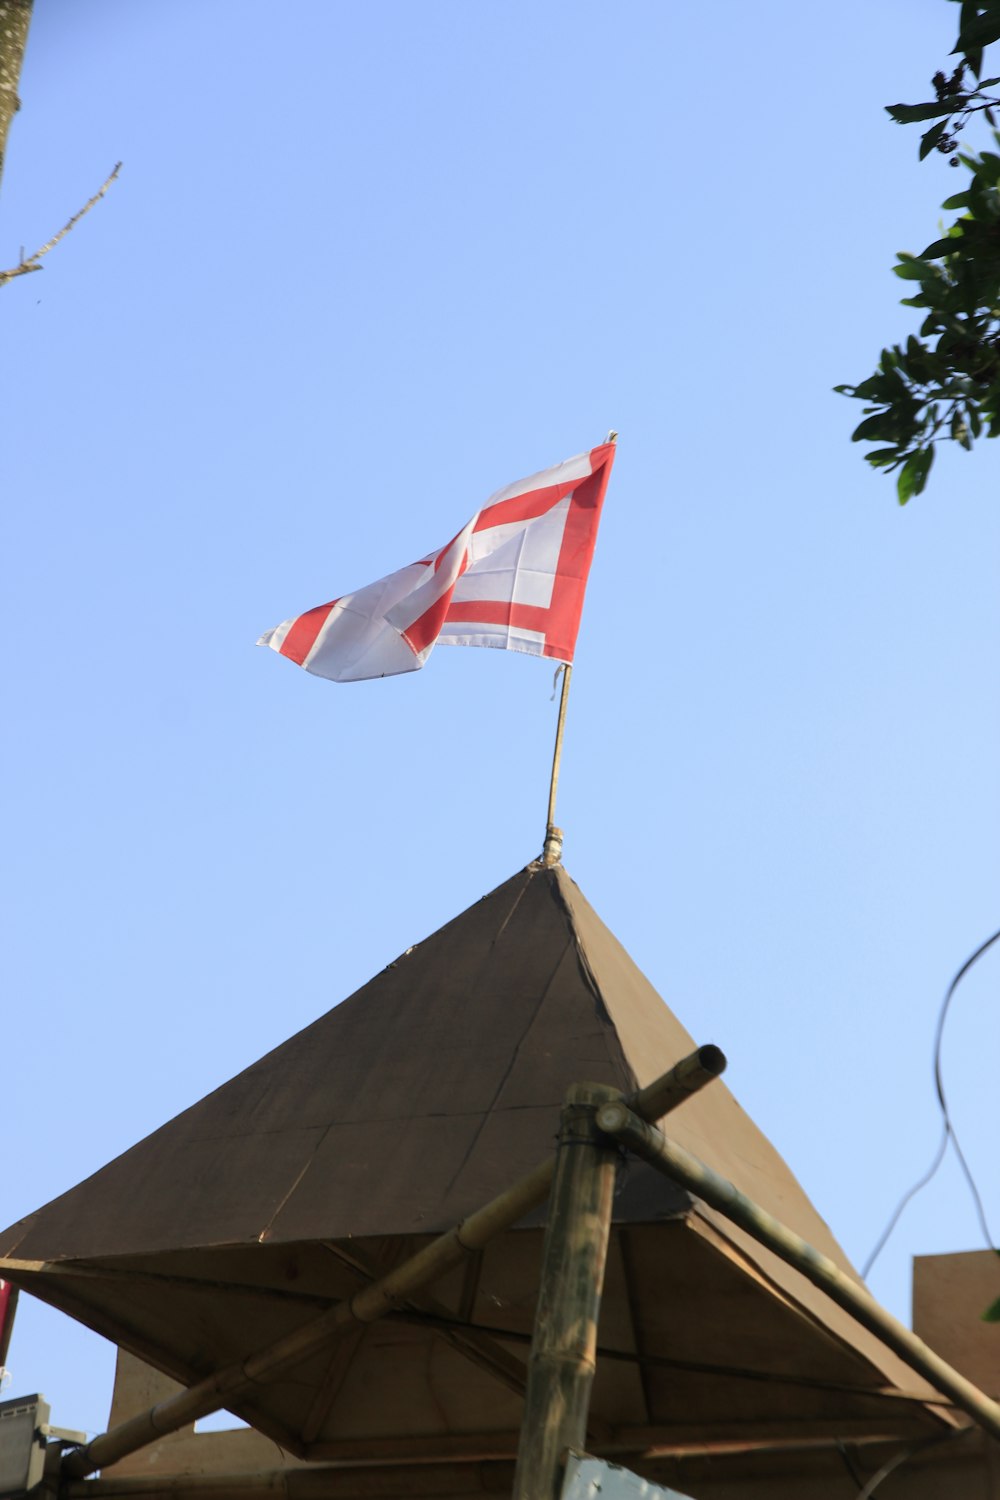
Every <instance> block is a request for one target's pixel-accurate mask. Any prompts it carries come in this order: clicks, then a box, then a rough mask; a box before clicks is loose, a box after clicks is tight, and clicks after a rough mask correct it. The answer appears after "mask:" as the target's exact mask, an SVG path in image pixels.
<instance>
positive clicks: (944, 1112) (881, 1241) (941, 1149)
mask: <svg viewBox="0 0 1000 1500" xmlns="http://www.w3.org/2000/svg"><path fill="white" fill-rule="evenodd" d="M998 938H1000V927H998V928H997V930H996V932H994V933H993V934H992V936H990V937H988V938H987V939H986V941H985V943H980V945H979V947H978V948H977V949H976V950H975V952H974V953H971V954H970V955H969V957H968V958H967V959H966V960H965V963H964V964H963V965H962V967H961V968H960V969H959V971H958V973H957V974H956V975H955V977H954V979H953V980H952V981H951V984H949V986H948V989H947V991H946V992H945V997H944V1000H943V1001H942V1003H941V1009H940V1010H939V1012H938V1019H937V1027H936V1029H935V1032H934V1088H935V1091H936V1093H937V1100H938V1106H939V1107H940V1110H941V1119H942V1131H941V1140H940V1142H939V1143H938V1148H937V1150H936V1151H935V1153H934V1159H933V1161H932V1162H931V1164H930V1166H929V1167H928V1168H927V1171H926V1172H925V1173H924V1175H923V1176H922V1177H921V1178H920V1179H919V1180H918V1181H917V1182H915V1183H914V1184H913V1186H912V1187H911V1188H908V1189H907V1190H906V1192H905V1193H904V1194H903V1196H902V1198H901V1199H900V1200H899V1202H898V1203H897V1205H896V1207H895V1209H894V1210H893V1212H892V1215H891V1217H890V1219H889V1222H888V1224H887V1225H886V1226H885V1228H884V1229H883V1231H882V1233H881V1234H880V1236H879V1238H878V1240H877V1241H876V1243H875V1247H874V1249H873V1250H872V1252H871V1254H870V1255H869V1257H868V1259H867V1260H866V1261H865V1264H864V1266H863V1268H862V1271H861V1275H862V1277H863V1278H864V1279H867V1277H868V1273H869V1271H870V1270H871V1268H872V1266H873V1265H874V1264H875V1262H876V1260H877V1259H878V1257H879V1256H880V1255H881V1253H882V1251H883V1249H884V1248H885V1246H886V1243H887V1241H888V1239H889V1236H890V1235H891V1234H892V1231H893V1230H894V1229H895V1227H896V1225H897V1224H898V1223H899V1220H900V1218H901V1216H902V1213H903V1210H904V1209H905V1207H906V1205H907V1204H908V1203H909V1202H910V1200H911V1199H912V1198H915V1197H916V1195H917V1193H919V1192H920V1190H921V1188H925V1187H926V1186H927V1184H928V1183H929V1182H930V1180H931V1178H932V1177H933V1176H934V1174H935V1172H936V1171H937V1169H938V1167H939V1166H940V1165H941V1163H942V1162H943V1161H944V1157H945V1152H946V1151H947V1149H948V1142H949V1140H950V1141H951V1143H952V1145H953V1146H954V1148H955V1154H956V1156H957V1157H958V1162H959V1166H960V1167H961V1169H962V1173H963V1175H964V1177H965V1180H966V1182H967V1183H968V1185H969V1191H970V1192H971V1194H972V1200H973V1202H974V1203H975V1205H976V1217H977V1218H978V1219H979V1227H980V1229H981V1230H982V1232H983V1238H984V1239H985V1240H986V1243H987V1245H989V1247H990V1249H991V1250H992V1249H995V1248H996V1246H995V1242H994V1239H993V1236H992V1234H991V1233H990V1226H989V1224H988V1223H987V1222H986V1210H985V1209H984V1208H983V1200H982V1198H981V1197H980V1195H979V1189H978V1188H977V1186H976V1183H975V1179H974V1177H973V1175H972V1171H971V1168H970V1167H969V1163H968V1162H967V1161H966V1159H965V1153H964V1152H963V1150H962V1147H961V1145H960V1144H959V1140H958V1136H957V1135H956V1133H955V1126H954V1125H953V1123H952V1119H951V1114H950V1111H949V1109H948V1100H947V1096H946V1095H945V1091H944V1078H943V1075H942V1070H941V1044H942V1042H943V1040H944V1025H945V1021H946V1020H947V1019H948V1011H949V1008H950V1006H951V1002H952V998H953V996H954V994H955V991H956V990H957V988H958V986H959V984H960V983H961V981H962V980H963V979H964V978H965V976H966V974H968V972H969V970H970V969H971V968H972V966H973V964H974V963H975V962H976V961H977V959H980V958H982V956H983V954H984V953H985V952H986V951H987V949H988V948H992V946H993V944H994V943H995V942H996V941H997V939H998Z"/></svg>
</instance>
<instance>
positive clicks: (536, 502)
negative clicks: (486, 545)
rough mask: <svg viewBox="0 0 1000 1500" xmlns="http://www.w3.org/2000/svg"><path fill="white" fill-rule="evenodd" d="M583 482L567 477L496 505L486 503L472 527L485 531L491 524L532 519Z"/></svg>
mask: <svg viewBox="0 0 1000 1500" xmlns="http://www.w3.org/2000/svg"><path fill="white" fill-rule="evenodd" d="M585 483H586V480H584V479H567V480H566V482H565V484H550V485H548V486H547V487H546V488H545V489H541V490H528V491H527V493H526V494H524V495H515V496H514V497H513V499H511V500H498V501H497V503H496V505H488V506H487V507H486V509H485V510H481V511H480V512H479V520H478V521H477V522H476V524H475V528H474V529H475V530H476V531H486V530H488V529H489V527H491V526H507V525H509V524H510V523H511V522H514V521H534V520H536V519H537V518H538V517H539V516H544V515H545V513H546V511H549V510H551V509H552V507H553V506H554V505H558V504H559V501H560V500H562V499H564V498H565V497H566V496H567V495H568V494H569V493H570V491H571V490H572V488H573V486H574V485H579V484H585Z"/></svg>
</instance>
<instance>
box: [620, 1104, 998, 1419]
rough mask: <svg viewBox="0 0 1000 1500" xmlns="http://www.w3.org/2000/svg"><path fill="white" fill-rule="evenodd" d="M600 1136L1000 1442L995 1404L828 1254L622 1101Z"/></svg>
mask: <svg viewBox="0 0 1000 1500" xmlns="http://www.w3.org/2000/svg"><path fill="white" fill-rule="evenodd" d="M597 1124H598V1126H599V1127H600V1129H601V1130H603V1131H605V1132H606V1133H607V1134H608V1135H610V1136H612V1137H613V1138H614V1139H615V1140H617V1141H620V1142H621V1144H622V1145H623V1146H627V1147H628V1149H629V1150H630V1151H634V1152H635V1154H636V1155H637V1156H641V1157H642V1159H643V1160H644V1161H647V1162H649V1164H650V1166H653V1167H656V1168H657V1170H658V1171H660V1172H662V1173H663V1174H664V1175H665V1176H667V1177H670V1178H672V1179H673V1181H674V1182H679V1183H680V1184H681V1185H682V1186H683V1187H685V1188H687V1189H688V1191H689V1192H691V1193H694V1194H696V1195H697V1197H699V1198H702V1199H703V1200H704V1201H705V1202H706V1203H708V1204H710V1205H711V1206H712V1208H715V1209H717V1210H718V1211H719V1213H721V1214H723V1215H725V1217H726V1218H727V1219H729V1220H731V1222H732V1223H734V1224H737V1225H739V1227H740V1228H741V1229H743V1230H745V1231H746V1233H747V1234H749V1235H752V1236H753V1238H754V1239H755V1240H757V1242H758V1243H759V1244H761V1245H766V1246H767V1248H768V1249H769V1250H771V1251H773V1252H774V1254H775V1255H777V1256H780V1258H781V1259H782V1260H783V1261H785V1262H786V1264H788V1265H790V1266H794V1268H795V1270H797V1271H801V1273H802V1275H803V1276H805V1277H806V1278H807V1279H808V1280H809V1281H811V1282H812V1283H813V1285H814V1286H817V1287H819V1288H820V1290H821V1291H824V1292H826V1294H827V1296H828V1297H830V1298H831V1299H832V1300H833V1301H834V1302H836V1303H837V1304H838V1305H839V1306H840V1307H842V1308H844V1309H845V1310H846V1311H847V1312H849V1313H850V1314H851V1315H852V1317H854V1318H856V1319H857V1321H858V1322H859V1323H860V1324H861V1325H862V1327H864V1328H867V1329H868V1331H869V1332H870V1333H873V1334H875V1336H876V1337H877V1338H879V1339H881V1340H882V1342H883V1343H884V1344H885V1345H887V1347H888V1348H890V1349H892V1350H893V1351H894V1353H896V1354H898V1355H899V1357H900V1359H902V1360H905V1362H906V1363H907V1364H908V1365H909V1366H910V1369H911V1370H916V1371H917V1373H918V1374H920V1375H923V1376H924V1377H925V1378H926V1379H927V1380H929V1381H930V1382H931V1384H932V1385H933V1386H934V1387H935V1389H936V1390H939V1391H941V1392H942V1393H943V1394H944V1395H946V1396H948V1397H950V1399H951V1400H952V1402H953V1403H954V1404H955V1405H956V1406H957V1407H958V1408H959V1409H960V1410H961V1411H964V1412H965V1413H966V1414H967V1415H968V1416H970V1417H971V1418H972V1419H973V1421H974V1422H976V1423H977V1424H978V1425H979V1426H980V1427H982V1428H983V1430H984V1431H985V1432H988V1433H989V1434H990V1436H991V1437H993V1438H995V1439H997V1440H998V1441H1000V1406H998V1405H997V1403H996V1402H995V1401H991V1400H990V1398H989V1397H988V1396H987V1395H985V1394H984V1393H983V1392H982V1391H981V1390H979V1388H978V1387H977V1386H975V1385H973V1384H972V1382H971V1381H970V1380H966V1378H965V1376H964V1375H960V1374H959V1373H958V1371H957V1370H955V1369H953V1368H952V1367H951V1365H949V1364H948V1363H947V1362H946V1361H945V1360H943V1359H942V1358H941V1357H940V1355H938V1354H935V1353H934V1351H933V1349H929V1348H928V1347H927V1345H926V1344H925V1343H924V1342H923V1340H922V1339H918V1338H917V1336H916V1334H914V1333H911V1332H910V1330H909V1329H908V1328H906V1327H905V1326H904V1325H903V1324H902V1323H900V1322H899V1321H898V1320H897V1319H896V1318H894V1317H893V1316H892V1314H891V1313H889V1312H887V1311H886V1310H885V1308H884V1307H882V1306H881V1305H880V1304H879V1303H878V1302H876V1300H875V1298H874V1297H873V1296H872V1294H871V1293H870V1292H869V1291H868V1289H867V1288H866V1287H864V1286H862V1285H860V1283H858V1282H856V1281H853V1280H852V1279H851V1277H850V1276H847V1275H846V1274H845V1273H844V1272H843V1271H842V1270H841V1269H840V1267H839V1266H838V1265H836V1264H835V1263H834V1262H833V1261H832V1260H830V1259H829V1257H828V1256H826V1255H823V1254H822V1253H821V1252H820V1251H819V1250H816V1249H814V1248H813V1246H812V1245H810V1244H808V1243H807V1242H806V1241H805V1240H804V1239H802V1238H801V1237H800V1236H799V1235H797V1234H796V1233H795V1232H794V1230H791V1229H789V1228H788V1227H787V1225H785V1224H782V1223H781V1222H780V1220H778V1219H775V1218H774V1217H773V1216H772V1215H771V1214H769V1213H768V1212H767V1210H766V1209H763V1208H761V1207H760V1205H759V1204H757V1203H755V1202H754V1201H753V1199H751V1198H748V1197H747V1196H746V1194H745V1193H741V1192H740V1190H739V1189H738V1188H737V1187H735V1186H734V1185H733V1184H732V1183H731V1182H729V1181H728V1180H727V1179H726V1178H725V1177H722V1176H720V1174H719V1173H718V1172H714V1171H713V1170H712V1168H711V1167H708V1166H706V1165H705V1163H704V1162H701V1161H699V1160H698V1158H697V1157H695V1156H692V1155H691V1154H690V1153H689V1152H687V1151H685V1150H684V1148H683V1147H682V1146H679V1145H678V1144H677V1142H676V1141H670V1140H667V1138H666V1137H665V1136H664V1135H663V1133H662V1132H661V1131H659V1130H657V1129H656V1127H655V1126H654V1125H650V1124H648V1123H647V1122H646V1121H644V1120H641V1119H640V1118H639V1117H638V1115H635V1114H633V1113H632V1111H631V1110H630V1109H629V1108H628V1106H627V1105H626V1104H625V1103H623V1102H622V1101H612V1102H611V1103H608V1104H606V1105H604V1106H603V1107H602V1108H601V1109H600V1110H599V1111H598V1114H597Z"/></svg>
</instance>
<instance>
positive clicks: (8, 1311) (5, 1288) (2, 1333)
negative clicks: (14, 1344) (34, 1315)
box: [0, 1280, 17, 1375]
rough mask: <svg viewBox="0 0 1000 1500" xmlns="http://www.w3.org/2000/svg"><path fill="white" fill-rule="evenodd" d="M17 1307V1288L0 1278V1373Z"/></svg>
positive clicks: (0, 1372) (0, 1373) (1, 1372)
mask: <svg viewBox="0 0 1000 1500" xmlns="http://www.w3.org/2000/svg"><path fill="white" fill-rule="evenodd" d="M16 1307H17V1288H16V1287H14V1286H11V1284H10V1282H9V1281H3V1280H0V1375H2V1374H3V1368H4V1362H5V1360H6V1358H7V1349H8V1346H9V1345H10V1336H11V1333H12V1331H13V1328H14V1310H15V1308H16Z"/></svg>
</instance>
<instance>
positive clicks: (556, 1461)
mask: <svg viewBox="0 0 1000 1500" xmlns="http://www.w3.org/2000/svg"><path fill="white" fill-rule="evenodd" d="M618 1098H620V1095H619V1093H618V1090H617V1089H610V1088H607V1087H605V1086H604V1085H601V1084H588V1083H578V1084H574V1085H573V1086H572V1087H571V1088H570V1089H569V1090H568V1092H567V1094H566V1103H565V1105H564V1107H563V1111H562V1117H561V1124H560V1131H559V1147H558V1151H557V1154H556V1166H555V1180H554V1182H553V1185H552V1196H551V1198H550V1200H549V1216H548V1223H547V1225H546V1228H545V1244H544V1248H543V1251H542V1275H541V1284H540V1287H539V1292H538V1306H537V1308H536V1311H535V1332H534V1338H533V1339H532V1344H531V1357H530V1361H529V1364H528V1389H527V1391H526V1393H525V1398H524V1418H523V1421H522V1424H521V1440H520V1443H519V1444H518V1452H517V1469H516V1471H515V1475H514V1500H556V1497H557V1496H558V1494H559V1490H560V1487H561V1483H562V1466H563V1457H564V1454H565V1453H566V1450H567V1449H568V1448H585V1447H586V1439H587V1412H588V1409H589V1406H590V1389H591V1386H592V1385H593V1383H594V1372H595V1370H596V1367H597V1318H598V1314H599V1312H600V1307H601V1292H602V1290H603V1287H604V1267H605V1263H606V1261H607V1254H608V1236H609V1234H610V1232H611V1206H612V1198H613V1196H614V1189H615V1169H616V1166H617V1161H618V1152H617V1149H616V1148H615V1146H614V1145H613V1144H611V1143H610V1142H609V1141H608V1139H607V1137H606V1136H602V1134H601V1132H600V1131H599V1130H598V1129H597V1124H596V1117H597V1111H598V1109H599V1108H600V1106H601V1105H602V1104H605V1103H608V1102H610V1101H611V1100H612V1099H618Z"/></svg>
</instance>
